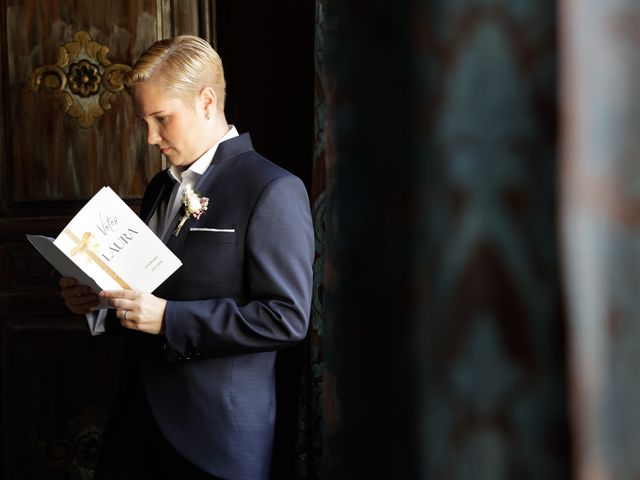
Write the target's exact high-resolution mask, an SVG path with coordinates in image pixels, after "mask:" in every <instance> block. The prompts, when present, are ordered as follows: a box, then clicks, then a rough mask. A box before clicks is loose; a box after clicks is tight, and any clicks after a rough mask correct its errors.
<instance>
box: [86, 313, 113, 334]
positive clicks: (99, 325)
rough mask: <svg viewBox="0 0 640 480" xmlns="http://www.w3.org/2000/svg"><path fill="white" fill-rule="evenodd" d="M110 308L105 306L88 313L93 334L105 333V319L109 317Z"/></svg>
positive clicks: (88, 320) (88, 321)
mask: <svg viewBox="0 0 640 480" xmlns="http://www.w3.org/2000/svg"><path fill="white" fill-rule="evenodd" d="M108 311H109V309H107V308H103V309H102V310H97V311H95V312H90V313H87V314H86V316H87V323H88V324H89V330H91V335H100V334H101V333H104V330H105V329H104V321H105V319H106V318H107V312H108Z"/></svg>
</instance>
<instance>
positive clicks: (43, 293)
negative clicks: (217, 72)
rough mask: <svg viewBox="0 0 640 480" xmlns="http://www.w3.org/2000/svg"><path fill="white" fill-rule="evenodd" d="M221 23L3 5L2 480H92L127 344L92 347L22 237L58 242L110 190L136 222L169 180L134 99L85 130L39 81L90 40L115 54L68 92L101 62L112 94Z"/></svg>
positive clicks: (73, 6)
mask: <svg viewBox="0 0 640 480" xmlns="http://www.w3.org/2000/svg"><path fill="white" fill-rule="evenodd" d="M212 12H215V3H214V1H213V0H207V1H204V0H200V1H197V0H103V1H100V2H96V1H93V0H47V1H40V0H0V23H1V25H2V26H1V27H0V427H1V431H2V435H1V436H0V478H2V479H7V480H14V479H15V480H18V479H19V480H30V479H43V478H46V479H65V480H66V479H90V478H92V474H93V466H94V464H95V459H96V455H95V454H96V448H97V447H98V446H99V443H100V441H101V428H102V425H103V423H104V421H105V418H106V415H107V413H108V407H109V405H110V404H111V401H112V399H113V395H114V393H115V385H116V381H117V369H118V358H119V355H120V353H121V348H122V345H121V339H118V338H108V337H91V335H90V334H89V332H88V330H87V327H86V322H85V320H84V319H83V318H81V317H78V316H74V315H71V314H70V313H69V312H68V311H67V310H66V308H65V307H64V304H63V303H62V300H61V298H60V295H59V291H58V287H57V281H58V275H57V273H56V272H55V271H54V270H53V269H52V268H51V266H50V265H49V264H48V263H47V262H46V261H45V260H44V259H43V258H42V257H40V255H39V254H38V253H37V252H36V251H35V249H34V248H33V247H31V245H30V244H29V243H28V242H27V241H26V238H25V235H26V234H28V233H36V234H44V235H49V236H53V237H55V236H57V235H58V234H59V232H60V231H61V229H62V228H63V226H64V225H66V223H67V222H68V221H69V220H70V219H71V216H72V215H73V214H75V213H76V212H77V211H78V210H79V209H80V207H81V206H82V205H83V204H84V202H85V201H86V200H87V199H88V198H90V197H91V196H92V195H93V194H94V193H95V192H96V191H97V190H98V189H99V188H100V187H102V186H103V185H109V186H111V187H112V188H113V189H114V190H115V191H117V192H118V193H119V194H120V195H121V196H122V197H124V198H125V199H126V201H127V202H128V203H129V204H130V205H131V206H132V207H133V208H134V209H135V208H137V206H138V205H139V203H140V197H141V195H142V192H143V190H144V187H145V185H146V184H147V182H148V181H149V180H150V179H151V177H152V176H153V175H154V174H155V173H156V172H157V171H159V170H160V169H161V168H162V161H161V158H160V156H159V154H158V152H157V151H156V150H155V149H153V148H149V147H148V145H147V144H146V134H145V129H144V125H143V124H142V123H141V122H140V121H138V120H136V118H135V114H134V112H133V110H132V108H131V100H130V98H129V97H128V95H127V94H126V93H125V92H124V91H119V92H111V93H112V94H111V95H109V96H110V99H109V102H104V103H100V105H101V106H103V107H105V108H103V110H104V112H103V114H102V115H101V116H98V117H97V118H96V119H95V121H94V122H93V123H92V124H91V125H89V126H88V125H84V126H83V125H81V124H80V123H79V121H78V120H77V119H76V118H74V117H72V116H70V115H69V114H68V113H65V111H63V110H62V109H61V107H60V101H61V97H62V98H63V99H64V98H66V97H65V96H64V95H60V94H59V93H58V94H55V93H52V92H51V91H49V90H48V89H47V88H43V87H42V86H41V88H38V89H35V90H34V89H33V88H31V85H32V83H31V82H30V80H31V79H32V78H33V77H32V76H30V75H32V73H33V72H34V71H37V69H38V68H39V67H42V66H55V65H58V64H59V59H60V57H59V53H60V48H61V47H65V46H66V45H69V44H70V43H71V42H74V41H77V39H78V37H77V35H78V33H79V32H86V33H87V34H88V35H89V36H90V41H95V42H97V44H98V45H102V46H104V48H108V52H106V55H103V56H98V55H97V54H96V55H94V56H92V55H91V54H92V52H93V53H95V52H98V50H99V49H98V47H93V46H92V47H90V48H89V49H87V48H85V50H84V51H83V53H82V54H81V55H79V56H78V57H77V58H76V59H75V62H68V63H67V64H65V65H64V66H63V67H60V68H61V69H62V71H63V73H64V75H65V78H66V79H67V81H68V79H69V78H70V75H71V74H70V71H71V70H70V65H71V64H72V63H78V64H80V63H82V61H83V60H84V61H87V62H93V63H94V64H95V65H97V71H98V73H99V74H100V75H103V77H101V78H102V79H103V80H104V81H106V80H105V78H106V73H105V72H106V69H107V68H108V67H109V65H111V64H121V65H125V66H126V65H131V64H132V62H133V61H134V60H135V58H137V57H138V56H139V54H140V53H141V52H142V51H143V50H144V49H145V48H146V47H147V46H148V45H149V44H151V43H152V42H154V41H155V40H157V39H159V38H166V37H169V36H171V35H175V34H181V33H194V34H199V35H200V36H203V37H204V38H206V39H208V40H209V41H212V38H213V35H214V33H215V29H214V23H213V21H214V20H213V19H214V15H212ZM92 49H94V50H92ZM100 51H102V52H105V50H100ZM100 59H102V60H106V61H104V62H101V60H100ZM53 80H55V79H53V77H52V78H49V79H48V80H46V81H53ZM47 85H50V84H47ZM80 87H82V88H85V87H87V85H84V86H83V85H80ZM65 88H66V89H65V92H67V93H69V92H70V90H69V88H70V87H69V88H67V87H66V86H65ZM82 88H80V90H78V91H82ZM87 88H88V87H87ZM104 90H105V88H104V85H102V90H99V92H103V91H104ZM98 95H100V93H98ZM76 96H77V97H78V101H79V102H80V103H82V102H85V104H86V103H90V102H91V101H92V100H94V99H92V98H91V95H88V96H86V97H82V96H79V95H76ZM98 103H99V102H98Z"/></svg>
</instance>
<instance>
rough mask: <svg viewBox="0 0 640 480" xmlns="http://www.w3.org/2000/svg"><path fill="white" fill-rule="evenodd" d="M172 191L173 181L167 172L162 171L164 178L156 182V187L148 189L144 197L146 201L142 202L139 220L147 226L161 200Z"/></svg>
mask: <svg viewBox="0 0 640 480" xmlns="http://www.w3.org/2000/svg"><path fill="white" fill-rule="evenodd" d="M172 189H173V180H172V179H171V177H170V176H169V174H168V172H167V171H166V170H165V171H164V178H163V179H161V180H160V181H159V182H158V185H157V186H155V185H154V186H153V187H150V190H149V192H148V194H147V195H146V197H147V198H148V201H143V202H142V205H141V206H140V218H141V219H142V220H143V221H144V223H146V224H148V223H149V221H150V220H151V217H152V216H153V214H154V213H155V211H156V210H157V209H158V206H159V205H160V202H161V200H162V199H163V198H164V197H165V196H166V195H168V194H169V193H170V192H171V190H172Z"/></svg>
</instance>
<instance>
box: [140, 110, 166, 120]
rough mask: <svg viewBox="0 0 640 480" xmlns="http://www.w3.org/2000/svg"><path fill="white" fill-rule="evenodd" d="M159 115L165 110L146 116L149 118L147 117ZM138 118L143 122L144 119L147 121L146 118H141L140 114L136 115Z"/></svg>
mask: <svg viewBox="0 0 640 480" xmlns="http://www.w3.org/2000/svg"><path fill="white" fill-rule="evenodd" d="M159 113H164V110H158V111H157V112H153V113H150V114H149V115H146V116H147V117H153V116H154V115H158V114H159ZM136 117H138V118H139V119H141V120H144V119H145V117H144V116H141V115H140V114H138V113H136Z"/></svg>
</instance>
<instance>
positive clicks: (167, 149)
mask: <svg viewBox="0 0 640 480" xmlns="http://www.w3.org/2000/svg"><path fill="white" fill-rule="evenodd" d="M169 150H171V147H164V148H161V149H160V153H161V154H162V155H166V154H167V152H169Z"/></svg>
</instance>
